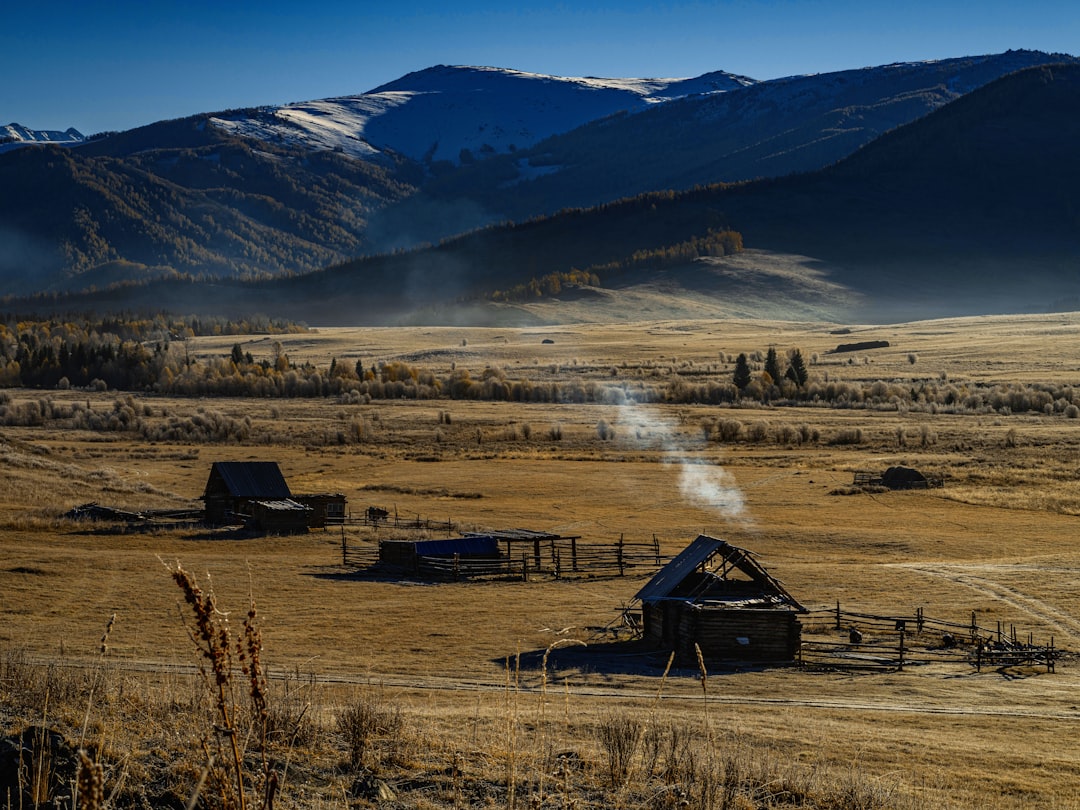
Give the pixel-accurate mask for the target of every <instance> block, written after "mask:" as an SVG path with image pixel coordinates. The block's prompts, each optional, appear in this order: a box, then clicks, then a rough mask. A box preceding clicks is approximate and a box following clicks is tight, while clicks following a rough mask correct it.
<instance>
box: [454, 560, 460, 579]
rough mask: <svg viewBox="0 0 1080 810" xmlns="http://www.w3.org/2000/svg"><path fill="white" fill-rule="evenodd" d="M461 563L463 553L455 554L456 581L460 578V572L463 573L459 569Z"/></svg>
mask: <svg viewBox="0 0 1080 810" xmlns="http://www.w3.org/2000/svg"><path fill="white" fill-rule="evenodd" d="M460 565H461V555H460V554H455V555H454V582H457V581H458V578H459V576H460V573H461V572H460V571H459V566H460Z"/></svg>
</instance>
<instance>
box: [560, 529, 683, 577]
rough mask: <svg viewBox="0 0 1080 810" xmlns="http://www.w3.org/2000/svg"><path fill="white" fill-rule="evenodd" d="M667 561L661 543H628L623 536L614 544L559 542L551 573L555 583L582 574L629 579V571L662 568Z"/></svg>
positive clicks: (657, 540)
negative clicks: (616, 576) (626, 576)
mask: <svg viewBox="0 0 1080 810" xmlns="http://www.w3.org/2000/svg"><path fill="white" fill-rule="evenodd" d="M666 562H667V558H665V557H662V556H661V554H660V540H659V539H658V538H657V536H656V535H655V534H654V535H653V538H652V541H651V542H643V543H628V542H626V540H625V539H624V536H623V535H619V539H618V540H617V541H616V542H614V543H579V542H578V541H576V540H570V541H559V542H556V543H554V544H553V545H552V549H551V570H550V573H551V574H552V575H553V576H554V577H555V579H563V578H566V577H572V576H575V575H579V574H609V575H614V574H616V573H617V574H618V575H619V576H620V577H621V576H625V575H626V571H627V569H630V568H650V569H657V568H660V567H661V566H662V565H664V564H665V563H666Z"/></svg>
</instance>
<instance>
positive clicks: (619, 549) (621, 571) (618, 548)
mask: <svg viewBox="0 0 1080 810" xmlns="http://www.w3.org/2000/svg"><path fill="white" fill-rule="evenodd" d="M615 552H616V555H617V556H618V560H619V576H620V577H621V576H623V575H624V573H625V567H624V565H623V536H622V535H621V534H620V535H619V545H618V546H616V547H615Z"/></svg>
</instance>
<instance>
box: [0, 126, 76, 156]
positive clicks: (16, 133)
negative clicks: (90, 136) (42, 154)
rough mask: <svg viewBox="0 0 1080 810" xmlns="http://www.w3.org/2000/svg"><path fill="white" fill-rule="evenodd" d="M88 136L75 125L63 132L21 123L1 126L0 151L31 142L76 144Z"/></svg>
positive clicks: (27, 144) (16, 147) (63, 144)
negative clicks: (31, 127) (35, 127)
mask: <svg viewBox="0 0 1080 810" xmlns="http://www.w3.org/2000/svg"><path fill="white" fill-rule="evenodd" d="M85 140H86V138H85V137H84V136H83V134H82V133H81V132H79V131H78V130H77V129H75V128H74V127H69V128H68V129H65V130H64V131H63V132H61V131H60V130H55V129H30V128H29V127H24V126H22V125H21V124H8V125H6V126H0V152H8V151H10V150H12V149H18V148H19V147H21V146H29V145H31V144H49V143H55V144H60V145H62V146H74V145H75V144H79V143H82V142H83V141H85Z"/></svg>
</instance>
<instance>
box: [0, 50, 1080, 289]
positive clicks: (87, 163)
mask: <svg viewBox="0 0 1080 810" xmlns="http://www.w3.org/2000/svg"><path fill="white" fill-rule="evenodd" d="M1069 60H1072V61H1075V60H1074V59H1073V57H1067V56H1054V55H1048V54H1040V53H1034V52H1025V51H1016V52H1009V53H1006V54H1000V55H996V56H985V57H965V58H961V59H950V60H942V61H940V62H928V63H915V64H905V65H886V66H880V67H875V68H866V69H862V70H857V71H844V72H841V73H834V74H823V75H817V76H800V77H791V78H788V79H781V80H775V81H770V82H755V81H754V80H752V79H748V78H746V77H739V76H733V75H730V74H727V73H723V72H716V73H709V74H705V75H704V76H700V77H697V78H694V79H685V80H673V79H651V80H645V79H595V78H577V79H572V78H569V79H568V78H560V77H551V76H538V75H535V74H525V73H520V72H515V71H508V70H503V69H495V68H466V67H446V66H438V67H435V68H430V69H428V70H423V71H418V72H416V73H412V74H409V75H407V76H404V77H402V78H401V79H399V80H397V81H395V82H391V83H390V84H388V85H384V86H382V87H379V88H375V89H374V90H372V91H370V92H369V93H365V94H361V95H359V96H350V97H344V98H338V99H324V100H322V101H316V102H302V103H296V104H290V105H283V106H281V107H272V108H259V109H252V110H232V111H225V112H220V113H212V114H211V113H208V114H205V115H199V116H194V117H191V118H187V119H181V120H177V121H165V122H159V123H156V124H151V125H149V126H146V127H140V128H138V129H135V130H131V131H128V132H122V133H108V134H105V135H104V136H102V137H95V138H93V139H91V140H88V141H84V142H79V143H77V144H75V145H72V146H70V147H65V148H60V147H57V146H53V147H34V146H23V147H22V148H18V149H12V150H11V151H9V152H7V153H6V154H0V186H2V187H3V188H4V192H5V193H4V194H3V195H0V282H2V283H3V286H4V290H5V291H6V292H8V293H15V294H24V295H25V294H30V293H33V292H39V291H74V290H86V289H90V288H91V287H97V288H103V287H108V286H110V285H116V284H130V283H143V282H145V281H147V280H150V279H161V278H169V277H179V278H183V279H186V280H188V281H190V280H191V279H215V280H222V281H225V280H229V279H234V280H235V279H262V278H268V277H277V276H290V275H295V274H303V273H307V272H310V271H313V270H316V269H319V268H322V267H325V266H327V265H333V264H340V263H343V262H346V261H349V260H351V259H354V258H357V257H363V256H374V255H377V254H380V253H384V252H387V251H393V250H401V249H410V248H412V247H414V246H416V245H418V244H423V243H425V242H434V241H436V240H439V239H442V238H444V237H448V236H452V235H455V234H459V233H463V232H466V231H468V230H471V229H473V228H475V227H476V226H478V225H482V224H487V223H491V222H504V221H507V220H510V219H513V220H518V221H525V220H527V219H529V218H531V217H533V216H536V215H539V214H543V213H545V212H553V211H556V210H561V209H564V208H567V207H574V206H583V205H592V204H597V203H608V202H611V201H612V200H615V199H618V198H621V197H631V196H635V195H637V194H640V193H641V192H642V191H646V190H650V189H652V190H667V189H673V188H674V189H678V188H690V187H693V186H695V185H701V184H705V183H709V182H714V181H717V180H725V181H731V180H740V179H747V178H751V177H765V176H780V175H784V174H787V173H790V172H794V171H810V170H813V169H817V168H820V167H822V166H825V165H827V164H829V163H832V162H834V161H835V160H838V159H840V158H842V157H844V156H845V155H847V154H849V153H850V152H851V151H853V150H854V149H856V148H857V147H858V146H860V145H862V144H865V143H868V142H869V141H871V140H872V139H873V138H875V137H876V136H878V135H879V134H880V133H882V132H885V131H887V130H889V129H891V128H893V127H895V126H898V125H900V124H903V123H906V122H908V121H911V120H914V119H916V118H918V117H920V116H922V115H924V114H926V113H927V112H929V111H931V110H933V109H936V108H938V107H940V106H941V105H942V104H945V103H947V102H949V101H951V100H954V99H956V98H958V97H960V96H962V95H963V94H964V93H967V92H969V91H971V90H972V89H974V88H977V87H979V86H981V85H983V84H985V83H986V82H988V81H991V80H993V79H994V78H996V77H998V76H1001V75H1003V74H1006V73H1008V72H1010V71H1013V70H1015V69H1017V68H1019V67H1024V66H1026V65H1033V64H1044V63H1047V62H1052V61H1069ZM27 131H28V132H29V130H27ZM723 219H724V218H723V217H720V218H719V219H717V221H720V220H723ZM680 238H681V237H680ZM650 249H651V248H650ZM379 261H381V260H379ZM376 263H378V262H376ZM532 264H533V265H535V264H536V262H533V263H532ZM524 269H525V270H527V269H528V268H524ZM522 270H523V268H518V267H510V268H508V269H507V270H506V271H505V272H506V274H507V275H508V277H512V276H514V275H515V274H519V275H520V272H519V271H522ZM477 272H479V273H481V274H484V273H487V274H488V276H492V274H491V273H488V271H487V270H482V269H481V270H478V271H477ZM500 272H502V271H500ZM530 272H531V271H530ZM470 273H473V271H471V270H470V271H468V272H467V273H466V275H468V274H470ZM495 275H498V274H495ZM514 280H516V279H514ZM491 284H492V286H504V285H503V284H502V283H501V282H500V281H499V280H498V279H495V278H493V277H492V281H491Z"/></svg>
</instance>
